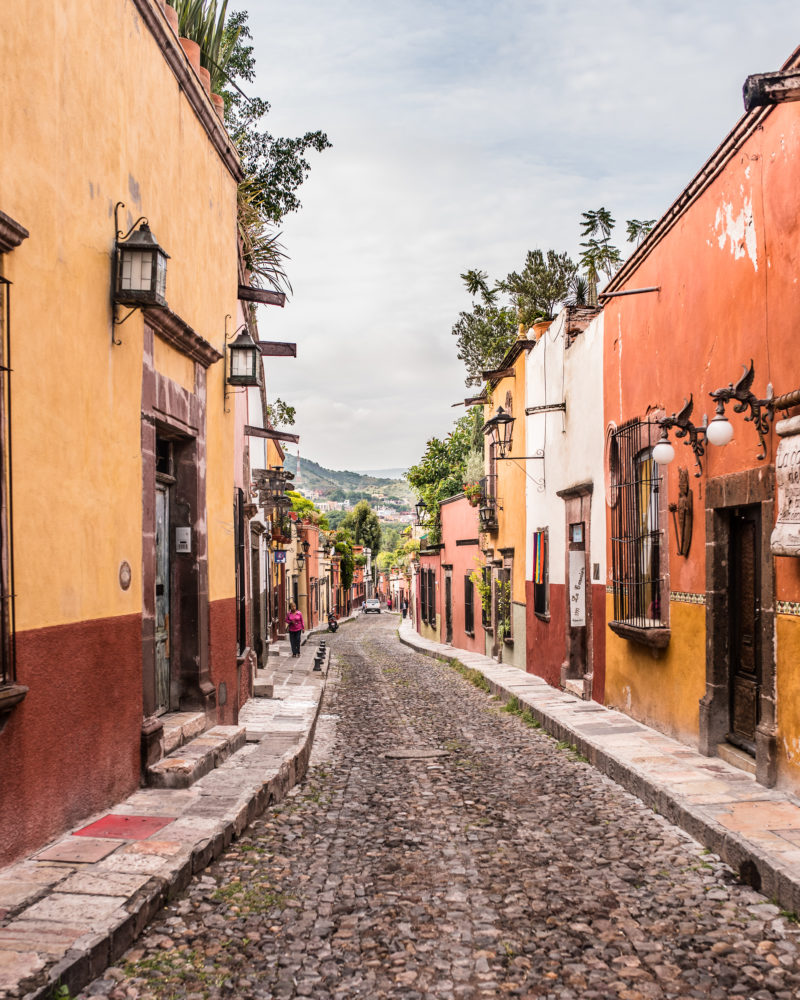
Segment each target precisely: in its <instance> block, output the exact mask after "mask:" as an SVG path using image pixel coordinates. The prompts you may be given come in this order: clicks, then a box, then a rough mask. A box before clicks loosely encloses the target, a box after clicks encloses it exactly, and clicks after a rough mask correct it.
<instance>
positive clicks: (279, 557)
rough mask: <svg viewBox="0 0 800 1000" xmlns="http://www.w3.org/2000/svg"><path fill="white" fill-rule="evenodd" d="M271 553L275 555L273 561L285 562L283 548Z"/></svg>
mask: <svg viewBox="0 0 800 1000" xmlns="http://www.w3.org/2000/svg"><path fill="white" fill-rule="evenodd" d="M273 555H274V557H275V562H276V563H285V562H286V550H285V549H278V550H277V551H276V552H274V553H273Z"/></svg>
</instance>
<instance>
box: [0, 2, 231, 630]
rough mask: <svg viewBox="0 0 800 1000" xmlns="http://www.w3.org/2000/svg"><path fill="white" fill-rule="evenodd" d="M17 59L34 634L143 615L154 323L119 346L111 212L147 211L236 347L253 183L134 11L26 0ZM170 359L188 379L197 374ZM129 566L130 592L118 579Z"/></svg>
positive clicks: (18, 303) (3, 203) (197, 310)
mask: <svg viewBox="0 0 800 1000" xmlns="http://www.w3.org/2000/svg"><path fill="white" fill-rule="evenodd" d="M103 40H104V41H103ZM175 44H177V42H176V43H175ZM12 53H13V58H12ZM0 63H2V64H4V65H14V66H18V67H19V66H24V67H25V72H24V73H16V72H15V73H9V74H6V76H5V77H4V82H3V113H2V115H0V149H2V155H1V156H0V210H2V211H3V212H5V213H6V214H8V215H10V216H11V217H12V218H13V219H15V220H16V221H17V222H19V223H21V224H22V225H23V226H25V227H26V228H27V229H28V230H29V231H30V238H29V239H27V240H25V241H24V242H23V243H22V245H21V246H20V247H18V248H17V249H16V250H14V251H13V252H12V253H10V254H7V255H6V256H5V257H4V258H0V267H2V273H3V274H4V276H5V277H7V278H9V279H10V280H11V281H13V282H14V287H13V300H12V301H13V318H12V324H13V325H12V361H13V368H14V376H13V382H12V387H13V389H12V391H13V425H12V432H13V449H14V505H15V508H14V519H15V520H14V529H15V530H14V537H15V564H16V592H17V605H16V610H17V627H18V628H19V629H21V630H22V629H30V628H39V627H43V626H48V625H54V624H61V623H66V622H72V621H79V620H85V619H94V618H103V617H108V616H116V615H122V614H127V613H133V612H138V611H140V610H141V600H142V598H141V564H142V556H141V547H142V538H141V531H142V524H141V503H142V466H141V427H140V413H141V369H142V319H141V314H140V313H136V314H134V316H133V317H132V318H131V319H129V320H128V321H127V322H126V323H125V324H124V325H123V326H121V327H119V328H118V336H119V338H120V339H121V340H122V345H121V346H112V344H111V308H110V298H109V296H110V254H111V250H112V247H113V243H114V211H113V210H114V204H115V202H117V201H123V202H125V203H126V206H127V208H126V209H125V210H124V211H123V213H122V222H123V223H124V225H125V228H127V226H128V225H130V224H131V223H132V222H134V221H135V220H136V218H137V217H138V216H140V215H146V216H147V217H148V219H149V221H150V225H151V227H152V230H153V233H154V235H155V236H156V238H157V239H158V241H159V243H160V244H161V245H162V246H163V247H164V249H165V250H166V251H167V252H168V253H169V254H170V257H171V259H170V261H169V267H168V275H167V301H168V302H169V305H170V308H171V309H172V310H173V311H174V312H176V313H177V314H178V315H179V316H180V317H181V318H182V319H183V320H185V321H186V322H187V323H188V324H189V325H190V326H191V327H193V329H195V330H196V331H197V333H199V334H200V335H201V336H202V337H203V338H205V339H206V340H208V341H210V342H211V343H212V344H213V345H214V346H215V347H217V349H218V350H221V349H222V346H223V341H224V322H225V314H226V313H230V314H231V315H235V313H236V304H237V244H236V230H235V198H236V182H235V180H234V178H233V177H232V176H231V174H230V172H229V171H228V169H227V168H226V167H225V166H224V165H223V163H222V162H221V160H220V158H219V155H218V154H217V152H216V151H215V150H214V148H213V147H212V145H211V143H210V141H209V139H208V137H207V135H206V133H205V131H204V130H203V128H202V126H201V124H200V122H199V121H198V119H197V117H196V115H195V113H194V111H193V110H192V109H191V107H190V105H189V103H188V101H187V99H186V97H185V95H183V94H182V93H181V92H180V90H179V87H178V83H177V81H176V79H175V77H174V76H173V73H172V72H171V70H170V68H169V66H168V65H167V63H166V61H165V60H164V58H163V55H162V53H161V51H160V50H159V48H158V46H157V44H156V42H155V40H154V38H153V36H152V34H151V33H150V31H149V29H148V28H147V26H146V25H145V24H144V23H143V21H142V20H141V18H140V16H139V15H138V13H137V12H136V9H135V7H134V6H133V3H132V2H131V0H119V2H115V3H108V2H107V0H60V2H59V3H57V4H45V5H38V6H35V5H31V4H12V5H11V8H10V9H9V11H8V13H7V16H6V17H5V19H4V28H3V31H2V32H0ZM125 67H128V70H127V71H124V68H125ZM132 67H135V72H132V71H131V70H130V68H132ZM159 352H160V353H159V364H162V363H163V364H165V365H166V366H167V367H169V368H170V371H171V372H172V375H173V377H176V380H177V381H182V379H183V378H184V377H185V372H183V368H182V367H181V366H178V365H177V364H173V363H172V362H168V361H166V360H165V358H167V357H168V355H167V354H165V352H164V351H163V350H162V349H161V348H159ZM173 361H174V359H173ZM179 367H180V368H181V372H183V374H181V373H180V372H178V368H179ZM222 379H223V365H222V363H221V362H220V363H217V364H216V365H215V366H213V367H212V368H211V369H210V370H209V377H208V393H207V398H208V427H207V434H208V442H207V469H208V480H207V512H208V531H209V545H208V547H209V583H210V594H211V599H212V600H215V599H218V598H220V597H227V596H233V594H234V572H233V560H234V548H233V543H232V478H231V477H232V464H233V463H232V458H231V449H232V445H231V441H232V434H233V427H232V422H231V421H232V415H231V416H225V415H224V414H223V412H222V395H223V383H222ZM123 560H127V561H128V562H129V563H130V565H131V567H132V569H133V584H132V586H131V587H130V589H129V590H128V591H123V590H121V588H120V587H119V585H118V582H117V581H118V572H119V566H120V563H121V562H122V561H123Z"/></svg>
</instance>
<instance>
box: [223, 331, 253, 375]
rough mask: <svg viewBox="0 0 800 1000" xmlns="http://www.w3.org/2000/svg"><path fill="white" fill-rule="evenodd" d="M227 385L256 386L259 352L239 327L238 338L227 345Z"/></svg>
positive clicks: (245, 332)
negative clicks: (228, 359)
mask: <svg viewBox="0 0 800 1000" xmlns="http://www.w3.org/2000/svg"><path fill="white" fill-rule="evenodd" d="M228 356H229V358H230V361H229V366H228V385H245V386H247V385H253V386H257V385H258V359H259V358H260V357H261V352H260V351H259V349H258V347H257V346H256V343H255V341H254V340H253V338H252V337H251V336H250V334H249V333H248V330H247V327H246V326H243V327H241V329H240V331H239V336H238V337H237V338H236V340H234V341H233V343H232V344H229V345H228Z"/></svg>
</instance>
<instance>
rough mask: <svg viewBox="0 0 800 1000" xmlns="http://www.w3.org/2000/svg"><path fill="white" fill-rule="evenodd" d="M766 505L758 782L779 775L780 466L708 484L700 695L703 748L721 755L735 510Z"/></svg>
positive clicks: (768, 781) (726, 719) (727, 702)
mask: <svg viewBox="0 0 800 1000" xmlns="http://www.w3.org/2000/svg"><path fill="white" fill-rule="evenodd" d="M754 506H758V507H760V512H761V538H760V550H761V555H760V561H761V565H760V577H761V588H760V613H761V622H760V659H761V663H760V667H761V690H760V692H759V716H760V718H759V723H758V726H757V728H756V780H757V781H758V782H759V783H760V784H762V785H766V786H767V787H770V788H771V787H772V786H773V785H774V784H775V781H776V779H777V706H776V677H775V655H774V652H775V574H774V564H773V559H772V553H771V550H770V536H771V534H772V528H773V525H774V521H775V470H774V468H772V466H765V467H763V468H760V469H749V470H748V471H746V472H739V473H734V474H732V475H728V476H719V477H717V478H715V479H709V480H708V482H707V484H706V499H705V515H706V693H705V695H704V696H703V697H702V698H701V699H700V751H701V752H702V753H704V754H706V756H708V757H713V756H716V753H717V746H718V744H721V743H724V742H725V741H726V736H727V733H728V726H729V721H730V715H729V713H730V630H729V613H730V608H729V600H728V589H729V550H730V514H731V511H732V509H733V508H739V507H754Z"/></svg>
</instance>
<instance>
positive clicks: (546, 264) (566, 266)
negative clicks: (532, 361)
mask: <svg viewBox="0 0 800 1000" xmlns="http://www.w3.org/2000/svg"><path fill="white" fill-rule="evenodd" d="M577 271H578V268H577V265H576V264H575V262H574V261H573V260H572V258H571V257H570V256H569V254H567V253H557V252H556V251H555V250H548V251H547V253H546V254H545V253H544V252H543V251H541V250H529V251H528V253H527V254H526V256H525V266H524V267H523V269H522V271H520V272H519V273H518V272H517V271H512V272H511V274H509V275H508V276H507V277H506V278H504V279H503V280H502V281H498V283H497V288H498V289H499V290H500V291H502V292H507V293H508V294H509V295H511V297H512V300H513V302H514V305H515V306H516V310H517V318H518V320H519V322H520V323H522V324H524V325H525V326H526V327H529V326H532V325H533V324H534V323H536V322H537V321H538V320H541V319H553V318H554V317H555V311H556V307H557V306H558V305H559V304H560V303H561V302H563V301H564V300H565V299H566V298H567V297H568V295H569V291H570V287H571V285H572V282H573V280H574V278H575V275H576V274H577Z"/></svg>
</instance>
